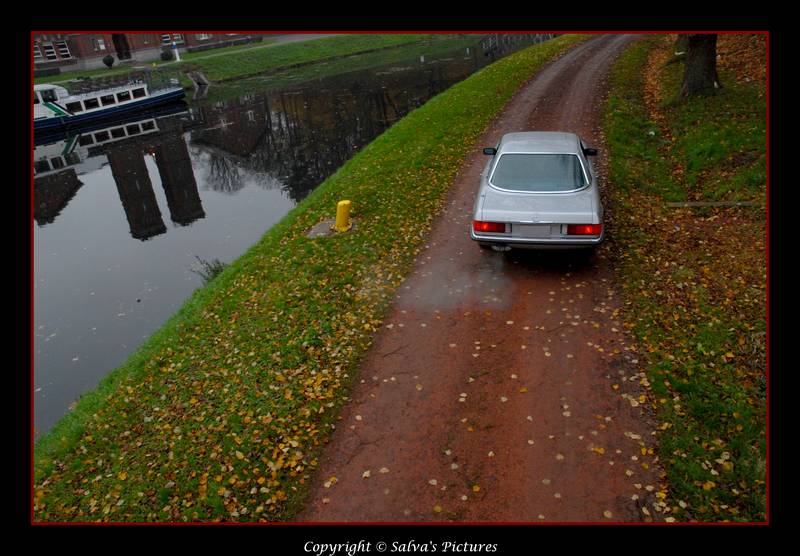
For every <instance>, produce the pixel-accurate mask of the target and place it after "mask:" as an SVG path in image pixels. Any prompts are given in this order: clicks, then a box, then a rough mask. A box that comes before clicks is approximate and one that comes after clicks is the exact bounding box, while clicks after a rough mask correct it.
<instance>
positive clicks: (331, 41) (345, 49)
mask: <svg viewBox="0 0 800 556" xmlns="http://www.w3.org/2000/svg"><path fill="white" fill-rule="evenodd" d="M264 40H265V41H270V42H271V44H264V42H261V43H255V44H250V45H239V46H231V47H226V48H221V49H218V50H212V51H206V52H197V53H188V54H184V55H183V57H182V61H180V62H176V61H162V60H157V61H155V62H154V64H155V68H157V69H164V70H169V71H175V72H178V73H179V74H180V76H181V84H182V85H184V86H185V87H191V86H192V82H191V80H189V79H188V78H187V77H186V76H185V74H186V72H189V71H200V72H202V73H203V75H205V76H206V78H208V79H210V80H211V81H214V82H216V81H231V80H236V79H243V78H245V77H250V76H253V75H258V74H261V73H264V72H275V71H278V70H280V69H286V68H291V67H295V66H298V65H305V64H311V63H315V62H322V61H325V60H333V59H338V58H341V57H344V56H351V55H354V54H364V53H371V52H376V51H379V50H383V49H393V48H398V47H403V46H407V45H413V44H416V43H424V44H436V43H440V42H441V43H446V42H450V41H463V39H461V38H460V36H459V35H440V34H404V35H401V34H390V35H372V34H360V35H341V36H336V37H323V38H314V39H313V40H309V41H298V42H289V43H275V42H273V39H269V38H265V39H264ZM470 40H471V41H472V42H474V39H470ZM152 64H153V63H148V64H142V65H146V66H147V67H148V69H149V68H151V67H153V65H152ZM138 71H140V70H138V69H136V68H135V67H133V66H128V65H125V66H117V67H112V68H107V69H105V68H104V69H95V70H87V71H76V72H68V73H64V74H61V75H58V76H50V77H37V78H35V79H34V80H33V82H34V84H39V83H60V82H64V81H69V80H71V79H76V78H78V77H88V78H92V79H97V78H103V77H111V76H116V77H119V76H122V75H126V74H130V73H136V72H138Z"/></svg>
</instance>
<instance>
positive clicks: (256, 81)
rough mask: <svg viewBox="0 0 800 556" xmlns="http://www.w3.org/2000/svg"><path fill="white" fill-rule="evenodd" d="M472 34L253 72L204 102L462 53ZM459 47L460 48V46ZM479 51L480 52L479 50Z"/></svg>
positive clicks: (472, 39) (472, 43) (211, 92)
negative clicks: (258, 74) (421, 57)
mask: <svg viewBox="0 0 800 556" xmlns="http://www.w3.org/2000/svg"><path fill="white" fill-rule="evenodd" d="M476 40H477V38H476V36H475V35H464V36H457V37H452V36H451V37H450V38H447V39H440V40H437V41H433V42H428V41H426V42H424V43H410V44H407V45H403V46H402V47H397V48H387V49H382V50H380V51H376V52H370V53H365V54H360V55H359V56H347V57H343V58H336V59H332V60H327V61H321V62H319V63H314V64H308V65H305V66H302V67H297V68H293V69H287V70H283V69H279V70H277V71H274V72H270V73H268V74H266V75H262V76H256V77H251V78H246V79H240V80H236V81H230V82H226V83H221V84H219V85H215V86H213V87H211V88H210V89H209V91H208V96H207V97H206V98H205V99H204V101H203V102H213V101H216V100H221V99H226V98H230V97H233V96H240V95H242V94H244V93H246V92H248V91H252V90H253V89H257V90H259V91H262V92H264V91H269V90H274V89H280V88H284V87H296V86H298V85H300V84H302V83H304V82H307V81H311V80H313V79H323V78H326V77H331V76H335V75H342V74H345V73H349V72H355V71H364V70H370V69H374V68H380V67H384V66H388V65H390V64H398V63H408V64H409V65H410V64H412V63H413V64H419V63H420V62H419V57H420V56H423V55H424V56H426V60H428V61H430V60H431V59H433V58H435V57H437V56H443V55H448V54H451V55H453V56H455V55H456V54H458V55H463V53H464V51H463V49H465V48H467V47H473V48H474V47H475V44H476ZM459 49H461V50H459ZM481 55H482V54H481Z"/></svg>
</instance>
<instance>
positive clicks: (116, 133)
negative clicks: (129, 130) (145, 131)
mask: <svg viewBox="0 0 800 556" xmlns="http://www.w3.org/2000/svg"><path fill="white" fill-rule="evenodd" d="M111 137H113V138H114V139H121V138H122V137H125V128H124V127H115V128H114V129H112V130H111Z"/></svg>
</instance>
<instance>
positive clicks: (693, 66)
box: [680, 35, 722, 98]
mask: <svg viewBox="0 0 800 556" xmlns="http://www.w3.org/2000/svg"><path fill="white" fill-rule="evenodd" d="M720 87H722V84H721V83H720V80H719V75H718V74H717V35H689V36H688V40H687V41H686V67H685V70H684V74H683V86H682V87H681V92H680V97H681V98H686V97H688V96H689V95H693V94H695V93H704V92H709V91H713V90H715V89H719V88H720Z"/></svg>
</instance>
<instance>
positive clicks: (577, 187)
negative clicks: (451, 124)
mask: <svg viewBox="0 0 800 556" xmlns="http://www.w3.org/2000/svg"><path fill="white" fill-rule="evenodd" d="M483 152H484V154H487V155H490V156H491V157H492V158H491V160H489V163H488V164H487V165H486V168H485V169H484V171H483V173H482V174H481V185H480V189H479V190H478V197H477V199H476V200H475V208H474V211H473V219H472V226H471V228H470V237H472V239H474V240H475V241H477V242H478V243H479V244H480V245H481V247H492V248H494V249H495V250H500V251H505V250H508V249H511V248H512V247H513V248H517V247H521V248H529V249H530V248H533V249H554V248H555V249H558V248H586V247H588V248H591V247H594V246H596V245H598V244H599V243H600V242H602V241H603V238H604V230H603V205H602V204H601V203H600V193H599V191H598V186H597V175H596V173H595V170H594V167H593V166H592V163H591V162H590V161H589V159H588V157H590V156H595V155H597V150H596V149H591V148H587V146H586V145H585V144H584V143H583V141H581V139H580V137H578V136H577V135H575V134H574V133H562V132H545V131H532V132H522V133H508V134H506V135H504V136H503V138H502V139H501V140H500V143H499V144H498V145H497V147H495V148H486V149H484V150H483Z"/></svg>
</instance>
